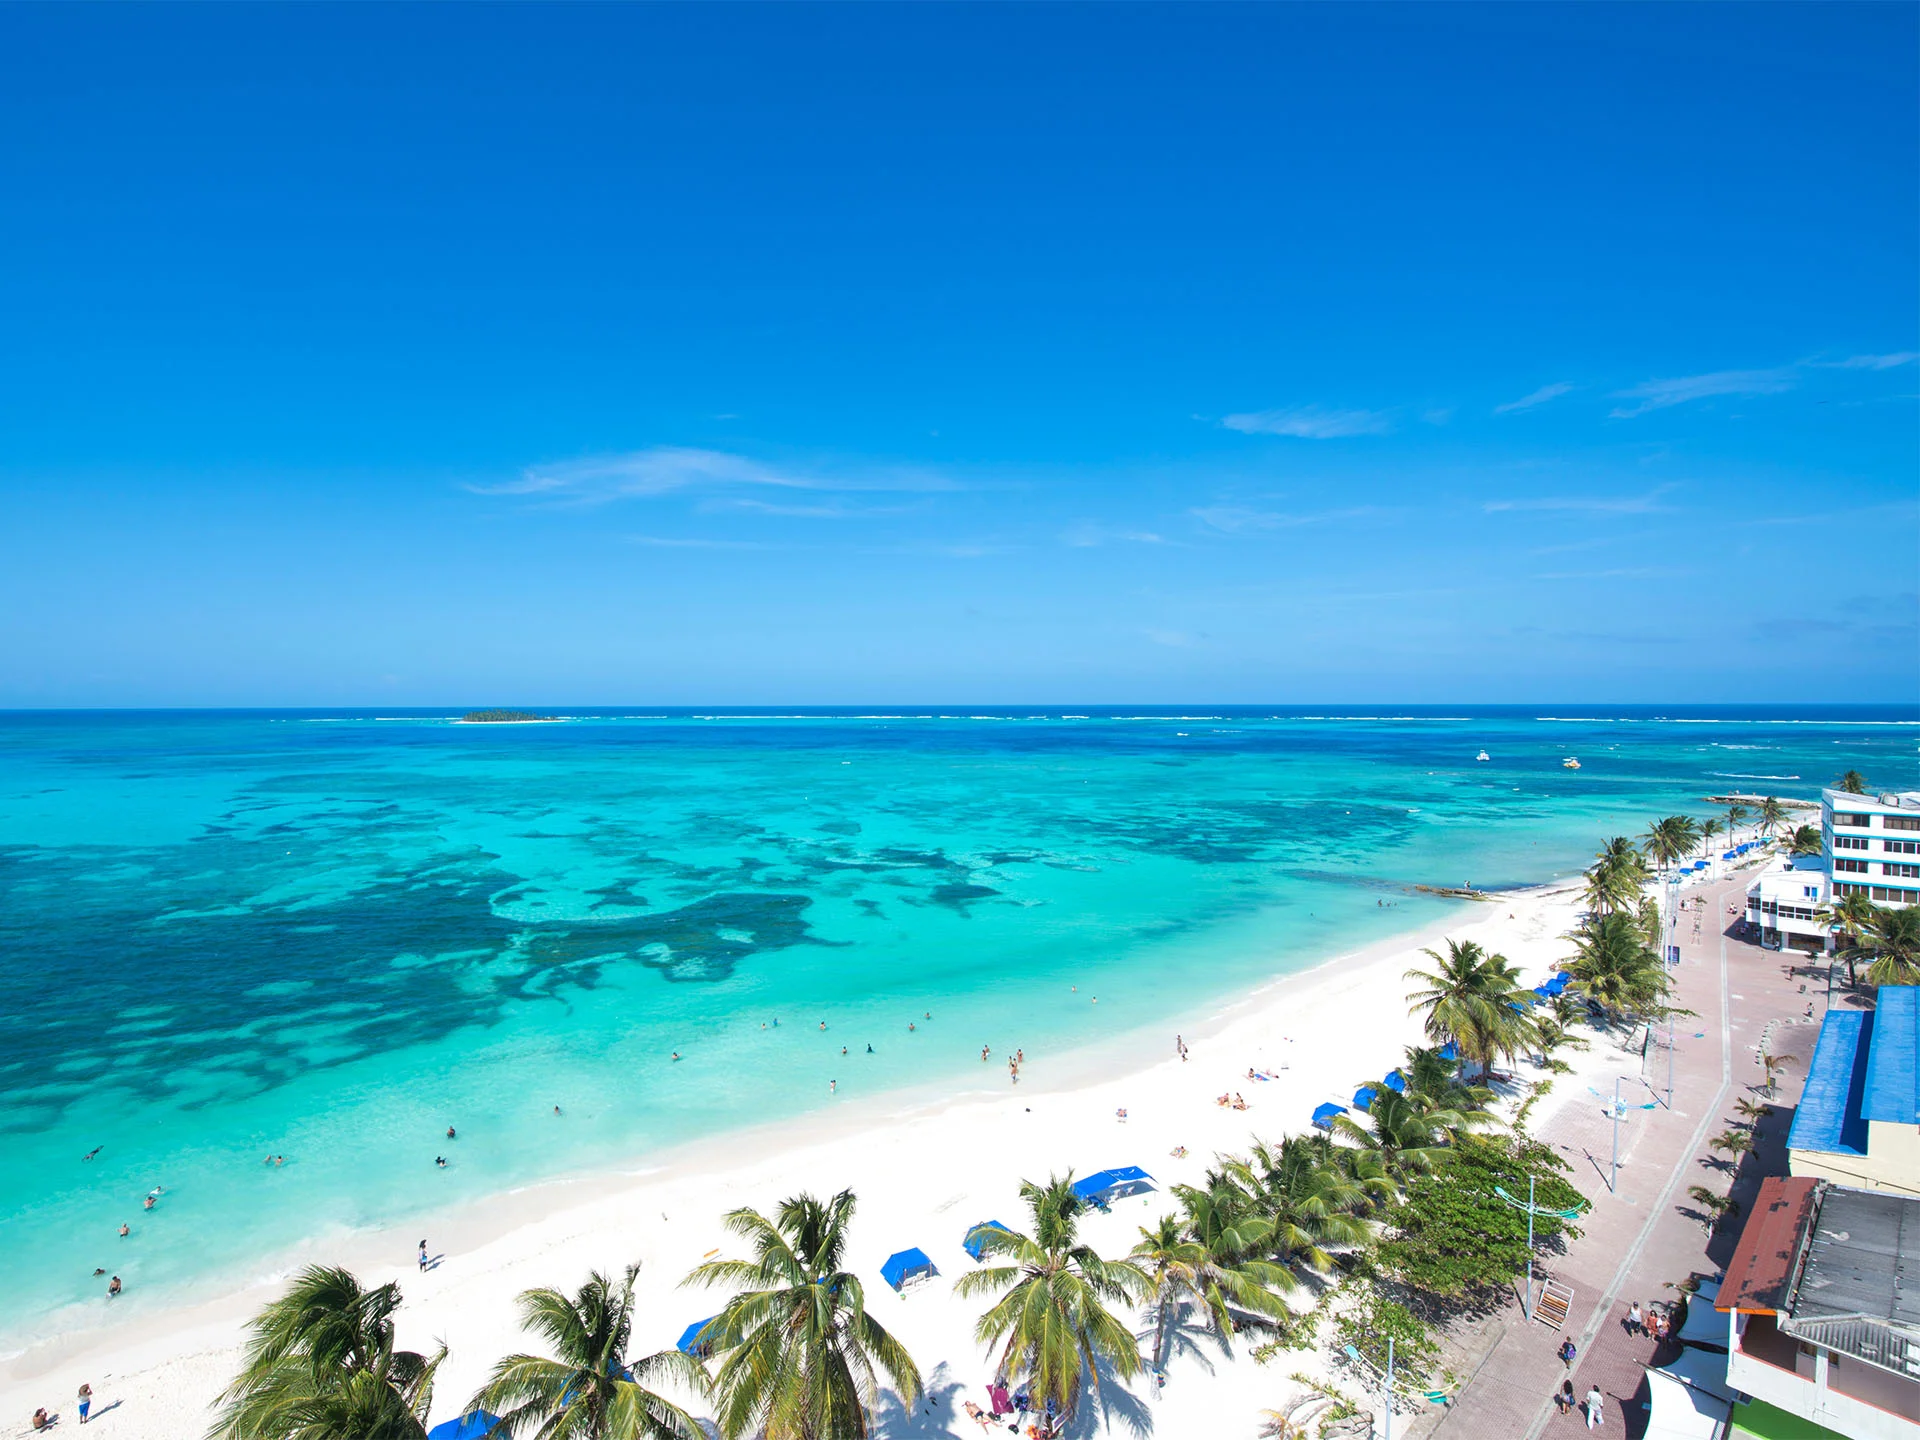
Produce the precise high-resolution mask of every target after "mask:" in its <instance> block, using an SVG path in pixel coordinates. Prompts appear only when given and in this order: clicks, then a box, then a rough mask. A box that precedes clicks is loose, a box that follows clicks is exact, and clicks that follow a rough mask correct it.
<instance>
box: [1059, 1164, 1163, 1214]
mask: <svg viewBox="0 0 1920 1440" xmlns="http://www.w3.org/2000/svg"><path fill="white" fill-rule="evenodd" d="M1151 1189H1153V1177H1152V1176H1151V1175H1149V1174H1147V1172H1146V1171H1144V1170H1142V1169H1141V1168H1140V1167H1139V1166H1138V1165H1122V1166H1121V1167H1120V1168H1119V1169H1117V1170H1101V1171H1098V1172H1097V1173H1095V1174H1092V1175H1089V1176H1087V1178H1086V1179H1084V1180H1076V1181H1074V1182H1073V1193H1074V1194H1075V1195H1078V1196H1079V1197H1080V1199H1081V1201H1082V1202H1083V1203H1085V1204H1088V1205H1098V1206H1101V1207H1102V1208H1104V1207H1105V1206H1106V1204H1107V1202H1108V1201H1110V1200H1124V1199H1125V1198H1126V1197H1127V1196H1129V1195H1144V1194H1145V1193H1146V1192H1147V1191H1149V1190H1151Z"/></svg>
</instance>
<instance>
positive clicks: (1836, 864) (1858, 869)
mask: <svg viewBox="0 0 1920 1440" xmlns="http://www.w3.org/2000/svg"><path fill="white" fill-rule="evenodd" d="M1833 868H1834V869H1835V870H1838V871H1841V872H1843V873H1844V874H1848V875H1864V874H1866V873H1867V862H1866V861H1864V860H1844V859H1842V858H1841V857H1840V856H1838V855H1836V856H1834V857H1833Z"/></svg>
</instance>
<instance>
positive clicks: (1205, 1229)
mask: <svg viewBox="0 0 1920 1440" xmlns="http://www.w3.org/2000/svg"><path fill="white" fill-rule="evenodd" d="M1209 1179H1214V1180H1215V1183H1214V1184H1213V1185H1211V1186H1209V1187H1208V1188H1207V1189H1204V1190H1199V1189H1195V1188H1194V1187H1192V1186H1190V1185H1180V1186H1176V1187H1175V1188H1174V1194H1175V1195H1176V1196H1177V1197H1178V1199H1179V1200H1180V1203H1181V1206H1182V1208H1183V1209H1184V1210H1185V1211H1186V1214H1185V1215H1184V1216H1182V1217H1176V1216H1172V1215H1168V1216H1166V1217H1164V1218H1163V1219H1162V1220H1161V1221H1160V1224H1159V1225H1158V1226H1157V1227H1155V1228H1154V1229H1152V1230H1147V1229H1142V1230H1141V1231H1140V1243H1139V1244H1137V1245H1135V1246H1134V1247H1133V1251H1132V1253H1131V1255H1130V1256H1129V1257H1128V1258H1129V1259H1131V1260H1133V1261H1134V1262H1136V1263H1137V1264H1138V1265H1139V1266H1140V1268H1141V1269H1142V1270H1144V1271H1145V1272H1146V1274H1147V1275H1148V1277H1149V1278H1150V1279H1151V1280H1152V1281H1153V1289H1154V1298H1155V1300H1156V1301H1157V1302H1158V1303H1157V1306H1156V1315H1155V1319H1154V1332H1153V1366H1154V1369H1155V1370H1156V1371H1157V1370H1158V1369H1159V1368H1160V1364H1161V1359H1162V1354H1161V1352H1162V1347H1163V1346H1164V1344H1165V1338H1166V1322H1167V1316H1168V1314H1169V1313H1171V1310H1172V1308H1173V1306H1174V1305H1175V1304H1176V1303H1177V1302H1178V1301H1179V1299H1180V1297H1181V1296H1182V1295H1189V1296H1191V1297H1192V1298H1193V1299H1194V1300H1195V1301H1197V1302H1199V1303H1200V1304H1201V1305H1202V1306H1203V1307H1204V1308H1205V1309H1206V1312H1207V1315H1208V1318H1209V1320H1210V1321H1211V1322H1212V1325H1213V1331H1214V1334H1215V1335H1217V1336H1218V1337H1219V1339H1220V1343H1221V1345H1222V1347H1223V1348H1226V1349H1229V1350H1230V1349H1231V1348H1232V1346H1233V1333H1234V1328H1235V1327H1234V1322H1233V1315H1232V1312H1231V1311H1230V1310H1229V1309H1228V1302H1229V1301H1231V1302H1232V1303H1233V1304H1235V1305H1238V1306H1239V1307H1240V1308H1241V1309H1242V1310H1251V1311H1253V1312H1254V1313H1255V1314H1259V1315H1266V1316H1270V1317H1278V1316H1282V1315H1285V1314H1286V1313H1287V1303H1286V1301H1284V1300H1282V1299H1281V1298H1280V1297H1279V1295H1278V1294H1276V1293H1275V1292H1276V1291H1279V1290H1291V1289H1292V1288H1293V1287H1294V1286H1295V1285H1297V1284H1298V1283H1299V1282H1298V1281H1297V1280H1295V1279H1294V1277H1293V1272H1292V1271H1290V1270H1288V1269H1287V1268H1286V1267H1285V1266H1282V1265H1276V1264H1274V1263H1273V1262H1272V1261H1270V1260H1267V1259H1265V1258H1264V1255H1263V1252H1264V1250H1265V1248H1266V1245H1267V1242H1268V1240H1269V1239H1270V1238H1271V1237H1272V1235H1273V1222H1272V1221H1270V1220H1268V1219H1266V1218H1265V1217H1264V1216H1261V1215H1259V1214H1258V1213H1256V1212H1255V1211H1254V1210H1253V1207H1252V1205H1251V1203H1250V1201H1251V1197H1248V1196H1245V1195H1243V1194H1241V1193H1239V1192H1238V1191H1236V1190H1235V1188H1234V1187H1233V1186H1232V1184H1231V1183H1229V1182H1225V1181H1224V1180H1221V1179H1219V1178H1217V1177H1212V1176H1210V1177H1209Z"/></svg>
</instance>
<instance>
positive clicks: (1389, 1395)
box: [1384, 1335, 1393, 1440]
mask: <svg viewBox="0 0 1920 1440" xmlns="http://www.w3.org/2000/svg"><path fill="white" fill-rule="evenodd" d="M1385 1399H1386V1405H1387V1433H1386V1435H1385V1436H1384V1440H1393V1337H1392V1336H1391V1335H1389V1336H1388V1337H1387V1388H1386V1392H1385Z"/></svg>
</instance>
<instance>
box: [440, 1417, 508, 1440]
mask: <svg viewBox="0 0 1920 1440" xmlns="http://www.w3.org/2000/svg"><path fill="white" fill-rule="evenodd" d="M499 1423H500V1417H499V1416H498V1415H489V1414H488V1413H487V1412H486V1411H484V1410H475V1411H474V1412H473V1413H472V1414H469V1415H462V1416H460V1417H458V1418H457V1419H453V1420H447V1421H443V1422H442V1423H440V1424H438V1425H436V1426H434V1427H433V1429H431V1430H429V1431H428V1432H427V1440H486V1436H487V1435H488V1433H489V1432H491V1431H492V1429H493V1427H494V1426H496V1425H498V1424H499Z"/></svg>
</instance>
